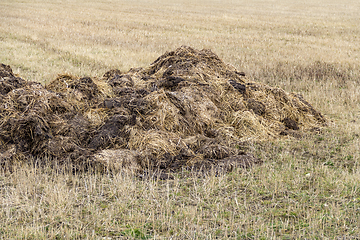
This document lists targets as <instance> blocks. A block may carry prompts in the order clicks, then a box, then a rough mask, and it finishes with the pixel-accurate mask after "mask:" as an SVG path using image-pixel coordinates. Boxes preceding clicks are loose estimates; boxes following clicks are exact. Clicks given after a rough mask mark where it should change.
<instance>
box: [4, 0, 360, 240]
mask: <svg viewBox="0 0 360 240" xmlns="http://www.w3.org/2000/svg"><path fill="white" fill-rule="evenodd" d="M359 12H360V3H359V2H357V1H355V0H346V1H345V2H344V1H343V2H341V3H339V2H338V1H333V0H319V1H315V2H314V1H310V0H306V1H303V2H301V3H298V2H297V1H293V0H281V1H278V2H274V1H251V2H250V3H249V2H248V1H244V0H240V1H232V0H225V1H217V0H212V1H187V0H184V1H178V2H174V3H169V2H167V1H165V0H157V1H153V0H141V1H136V2H134V1H128V0H124V1H120V0H104V1H101V2H99V1H94V0H89V1H84V0H76V1H62V0H55V1H49V0H36V1H30V0H23V1H18V0H15V1H10V0H3V1H1V3H0V52H1V54H0V63H3V64H6V65H10V66H11V67H12V69H13V71H14V73H16V74H17V75H19V76H21V77H22V78H24V79H26V80H28V81H36V82H40V83H42V84H45V85H46V84H49V83H50V82H51V81H52V80H54V79H55V78H56V77H57V76H58V74H70V75H76V76H80V77H83V76H90V77H98V78H100V77H102V76H103V75H104V73H105V72H107V71H109V70H111V69H119V70H121V71H122V72H127V71H128V70H129V69H131V68H138V67H142V68H144V67H147V66H148V65H150V64H151V63H152V62H153V61H155V60H156V59H157V58H158V57H159V56H161V55H162V54H164V53H165V52H167V51H173V50H175V49H177V48H178V47H180V46H183V45H185V46H190V47H193V48H195V49H198V50H200V49H210V50H211V51H213V52H214V53H215V54H217V55H218V56H219V57H220V58H221V59H222V60H223V61H224V63H226V64H230V65H232V66H234V67H235V68H236V69H237V70H238V71H241V72H245V74H246V76H247V77H248V78H249V79H250V80H252V81H255V82H259V83H264V84H268V85H269V86H272V87H279V88H282V89H284V90H285V91H286V92H289V93H290V92H295V93H299V94H302V95H303V96H304V98H305V99H306V100H307V101H308V102H309V103H311V104H312V105H313V106H314V108H315V109H316V110H318V111H320V112H321V113H322V114H324V116H325V117H326V118H327V119H328V120H329V124H328V126H327V127H324V128H322V129H321V130H320V131H318V132H304V133H302V134H301V137H298V138H294V137H283V138H280V139H275V140H268V141H253V142H249V143H248V144H247V146H246V150H248V151H249V152H251V153H252V154H254V155H255V156H256V157H258V158H260V159H261V160H262V161H263V162H264V163H263V164H262V165H259V166H254V167H253V168H250V169H241V168H239V169H235V171H233V172H231V173H229V174H221V175H216V174H214V173H209V174H208V175H206V176H203V177H198V176H197V175H196V174H195V173H192V172H191V171H190V172H189V171H186V170H184V172H180V173H177V174H174V179H169V180H158V179H153V178H145V179H140V178H139V177H137V176H134V175H133V174H131V173H129V172H127V171H125V170H124V171H122V172H120V173H117V174H114V173H111V172H108V173H99V172H85V173H72V172H69V171H65V170H62V169H61V167H59V168H58V169H57V168H54V167H53V166H52V167H50V166H39V163H38V162H37V160H36V159H29V162H28V163H24V164H22V165H19V166H16V167H15V168H14V169H13V171H11V172H9V171H7V170H6V169H5V168H2V169H1V173H0V198H1V200H0V219H1V220H0V239H358V238H360V228H359V226H360V189H359V186H360V164H359V160H360V107H359V106H360V61H359V60H360V47H359V46H360V37H359V36H360V29H359V27H358V26H359V25H360V17H359Z"/></svg>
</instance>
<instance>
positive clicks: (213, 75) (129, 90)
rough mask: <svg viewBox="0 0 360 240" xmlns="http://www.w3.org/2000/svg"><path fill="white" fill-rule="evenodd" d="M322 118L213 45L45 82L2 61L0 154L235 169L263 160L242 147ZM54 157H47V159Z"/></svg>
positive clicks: (5, 159)
mask: <svg viewBox="0 0 360 240" xmlns="http://www.w3.org/2000/svg"><path fill="white" fill-rule="evenodd" d="M325 125H326V119H325V118H324V117H323V116H322V115H321V113H319V112H318V111H316V110H315V109H314V108H313V107H312V106H311V104H310V103H308V102H307V101H306V100H305V99H304V98H303V97H302V96H301V95H299V94H295V93H286V92H285V91H284V90H282V89H280V88H274V87H270V86H268V85H265V84H261V83H257V82H252V81H250V80H248V79H247V78H246V77H245V74H244V73H242V72H238V71H237V70H236V69H235V68H233V67H231V66H229V65H227V64H225V63H224V62H223V61H222V60H221V59H220V58H219V57H218V56H216V55H215V54H214V53H213V52H211V51H210V50H201V51H198V50H195V49H192V48H190V47H184V46H183V47H180V48H178V49H176V50H175V51H171V52H167V53H165V54H164V55H162V56H160V57H159V58H158V59H157V60H156V61H154V62H153V63H152V64H151V65H150V66H149V67H147V68H138V69H131V70H129V71H128V72H126V73H122V72H121V71H119V70H111V71H109V72H107V73H105V74H104V76H103V77H102V78H100V79H98V78H90V77H82V78H79V77H75V76H70V75H59V76H58V78H56V79H55V80H54V81H53V82H51V83H50V84H49V85H47V86H45V87H44V86H42V85H41V84H38V83H34V82H27V81H25V80H23V79H21V78H19V77H16V76H15V75H14V74H13V73H12V70H11V68H10V67H9V66H6V65H3V64H2V65H1V66H0V161H1V162H2V163H3V164H4V163H11V162H14V161H16V160H24V159H27V158H28V157H36V158H39V159H53V160H56V161H58V162H65V161H67V162H71V163H73V164H74V165H76V166H81V165H89V164H90V165H91V164H94V165H99V164H100V165H101V166H104V167H107V168H113V169H119V168H124V167H128V168H132V169H135V170H136V171H143V170H145V169H149V168H156V169H167V170H168V169H170V170H176V169H180V168H182V167H196V168H204V169H208V168H209V167H210V166H211V167H214V166H215V167H216V168H220V169H223V170H225V171H230V170H231V169H233V168H234V167H236V166H240V167H248V166H251V165H252V164H255V163H260V162H261V161H260V160H259V159H257V158H255V157H254V156H252V155H251V154H250V153H244V152H242V151H240V150H239V148H238V146H239V145H241V144H242V143H244V142H248V141H261V140H266V139H274V138H277V137H280V136H284V135H290V136H296V135H297V133H299V132H302V131H307V130H311V129H314V128H319V127H323V126H325ZM49 157H50V158H49Z"/></svg>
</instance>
